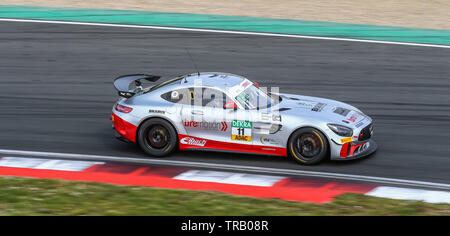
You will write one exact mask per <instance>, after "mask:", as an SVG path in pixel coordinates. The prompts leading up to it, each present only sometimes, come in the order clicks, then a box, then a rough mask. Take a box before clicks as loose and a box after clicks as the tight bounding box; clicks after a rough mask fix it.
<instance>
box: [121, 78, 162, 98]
mask: <svg viewBox="0 0 450 236" xmlns="http://www.w3.org/2000/svg"><path fill="white" fill-rule="evenodd" d="M160 78H161V76H158V75H146V74H133V75H122V76H120V77H117V78H116V79H115V80H114V87H115V88H116V90H117V91H118V93H119V96H121V97H124V98H130V97H133V96H134V95H135V94H136V92H137V90H136V89H134V90H131V89H130V85H131V84H132V83H133V82H134V84H135V85H136V87H138V88H139V87H140V86H141V85H142V82H141V80H143V79H144V80H147V81H150V82H156V81H157V80H158V79H160Z"/></svg>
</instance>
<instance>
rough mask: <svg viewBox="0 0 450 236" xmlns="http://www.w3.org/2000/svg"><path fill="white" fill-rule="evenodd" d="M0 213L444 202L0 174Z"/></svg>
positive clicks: (263, 211) (270, 209)
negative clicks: (297, 198) (295, 198)
mask: <svg viewBox="0 0 450 236" xmlns="http://www.w3.org/2000/svg"><path fill="white" fill-rule="evenodd" d="M0 215H243V216H248V215H256V216H265V215H450V205H447V204H427V203H423V202H415V201H399V200H390V199H382V198H375V197H368V196H364V195H361V194H344V195H342V196H339V197H337V198H336V199H335V200H334V201H333V202H331V203H328V204H313V203H300V202H290V201H283V200H277V199H256V198H248V197H237V196H232V195H228V194H222V193H217V192H210V191H188V190H170V189H157V188H148V187H137V186H118V185H112V184H103V183H88V182H73V181H65V180H50V179H31V178H18V177H0Z"/></svg>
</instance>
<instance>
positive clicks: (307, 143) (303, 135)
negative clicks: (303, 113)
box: [288, 128, 328, 165]
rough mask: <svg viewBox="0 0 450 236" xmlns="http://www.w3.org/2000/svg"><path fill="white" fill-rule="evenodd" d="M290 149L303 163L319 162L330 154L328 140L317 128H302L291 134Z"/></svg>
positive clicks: (292, 154) (298, 160)
mask: <svg viewBox="0 0 450 236" xmlns="http://www.w3.org/2000/svg"><path fill="white" fill-rule="evenodd" d="M288 151H289V154H290V155H291V156H292V157H293V158H294V160H296V161H297V162H299V163H301V164H306V165H313V164H317V163H319V162H320V161H322V160H323V159H325V158H326V156H327V154H328V140H327V138H326V137H325V136H324V135H323V134H322V133H321V132H320V131H319V130H317V129H314V128H301V129H299V130H297V131H295V132H294V133H293V134H292V135H291V138H290V139H289V142H288Z"/></svg>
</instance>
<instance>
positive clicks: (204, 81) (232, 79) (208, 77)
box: [181, 72, 246, 90]
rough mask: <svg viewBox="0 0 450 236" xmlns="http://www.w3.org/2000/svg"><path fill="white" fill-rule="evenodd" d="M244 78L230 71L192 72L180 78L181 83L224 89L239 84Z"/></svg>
mask: <svg viewBox="0 0 450 236" xmlns="http://www.w3.org/2000/svg"><path fill="white" fill-rule="evenodd" d="M198 79H199V80H198ZM245 79H246V78H245V77H242V76H239V75H234V74H230V73H223V72H201V73H200V74H199V73H192V74H189V75H186V76H184V80H182V81H181V83H182V84H184V85H187V86H192V85H199V84H201V85H202V86H210V87H215V88H220V89H223V90H226V89H227V88H230V87H233V86H236V85H238V84H240V83H241V82H242V81H244V80H245Z"/></svg>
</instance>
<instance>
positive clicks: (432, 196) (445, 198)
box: [365, 186, 450, 204]
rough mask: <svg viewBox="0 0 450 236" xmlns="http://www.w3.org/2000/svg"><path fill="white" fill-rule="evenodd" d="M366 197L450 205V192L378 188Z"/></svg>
mask: <svg viewBox="0 0 450 236" xmlns="http://www.w3.org/2000/svg"><path fill="white" fill-rule="evenodd" d="M365 195H368V196H372V197H381V198H390V199H397V200H410V201H423V202H428V203H447V204H450V192H443V191H428V190H422V189H408V188H394V187H386V186H381V187H376V188H375V189H373V190H372V191H370V192H368V193H366V194H365Z"/></svg>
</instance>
